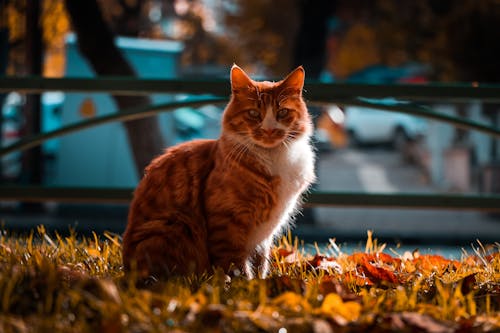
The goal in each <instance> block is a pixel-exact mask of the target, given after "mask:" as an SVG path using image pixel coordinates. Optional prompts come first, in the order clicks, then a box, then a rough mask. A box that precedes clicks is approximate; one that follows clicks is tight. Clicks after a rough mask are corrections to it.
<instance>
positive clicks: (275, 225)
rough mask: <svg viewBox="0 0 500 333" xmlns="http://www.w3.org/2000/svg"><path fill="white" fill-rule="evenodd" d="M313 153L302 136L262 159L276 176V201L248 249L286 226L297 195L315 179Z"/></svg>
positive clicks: (296, 202)
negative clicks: (278, 178) (267, 218)
mask: <svg viewBox="0 0 500 333" xmlns="http://www.w3.org/2000/svg"><path fill="white" fill-rule="evenodd" d="M314 159H315V157H314V151H313V149H312V147H311V145H310V144H309V139H308V138H307V137H303V138H301V139H299V140H297V141H295V142H293V143H291V144H289V145H288V146H287V147H281V148H280V149H277V150H273V151H270V152H269V153H268V154H267V156H262V162H263V164H264V165H265V166H266V167H267V169H268V170H269V172H270V173H271V174H272V175H273V176H279V177H280V185H279V188H278V193H277V194H278V195H277V202H276V205H275V207H274V208H273V209H272V211H271V214H270V218H269V220H268V221H262V223H261V225H259V227H258V228H257V230H255V232H254V235H252V237H251V238H252V242H251V243H252V244H251V246H256V245H258V244H260V243H262V242H263V241H266V240H268V239H269V238H270V237H274V236H277V235H278V234H279V231H280V230H282V229H284V227H285V226H286V225H287V224H288V222H289V220H290V218H291V215H292V214H293V211H294V209H295V208H296V207H297V204H298V201H299V200H300V195H301V194H302V192H304V191H305V190H306V189H307V188H308V187H309V186H310V185H311V183H313V182H314V180H315V175H314Z"/></svg>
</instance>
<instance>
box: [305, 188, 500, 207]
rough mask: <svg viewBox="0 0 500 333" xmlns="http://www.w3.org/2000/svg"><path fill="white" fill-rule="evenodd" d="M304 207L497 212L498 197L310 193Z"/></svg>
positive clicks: (499, 199) (499, 204)
mask: <svg viewBox="0 0 500 333" xmlns="http://www.w3.org/2000/svg"><path fill="white" fill-rule="evenodd" d="M306 204H307V205H310V206H340V207H393V208H428V209H464V210H484V211H500V195H497V194H481V195H471V194H468V195H467V194H420V193H394V194H393V193H391V194H386V193H356V192H314V193H311V194H310V195H309V196H308V197H307V198H306Z"/></svg>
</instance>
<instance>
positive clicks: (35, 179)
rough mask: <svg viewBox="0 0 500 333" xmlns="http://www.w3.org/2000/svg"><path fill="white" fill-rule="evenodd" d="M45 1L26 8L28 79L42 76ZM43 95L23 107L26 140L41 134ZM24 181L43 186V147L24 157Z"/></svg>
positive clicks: (35, 1) (29, 99) (31, 97)
mask: <svg viewBox="0 0 500 333" xmlns="http://www.w3.org/2000/svg"><path fill="white" fill-rule="evenodd" d="M41 2H42V1H41V0H33V1H29V2H28V3H27V6H26V51H25V57H26V70H27V73H28V74H29V75H33V76H41V75H42V61H43V60H42V58H43V40H42V27H41V24H40V16H41V12H42V3H41ZM41 106H42V103H41V95H40V94H28V95H27V96H26V105H25V106H24V120H25V121H24V125H23V128H22V132H23V133H22V134H23V136H30V135H34V134H38V133H40V129H41V122H42V119H41ZM21 177H22V181H23V182H25V183H28V184H41V183H42V181H43V154H42V147H41V146H36V147H34V148H31V149H30V150H28V151H26V152H24V153H23V158H22V175H21Z"/></svg>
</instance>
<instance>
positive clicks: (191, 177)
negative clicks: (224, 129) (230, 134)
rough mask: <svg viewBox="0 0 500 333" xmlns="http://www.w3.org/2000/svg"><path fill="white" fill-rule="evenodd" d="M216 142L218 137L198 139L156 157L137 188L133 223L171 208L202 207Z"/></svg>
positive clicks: (182, 209) (132, 207)
mask: <svg viewBox="0 0 500 333" xmlns="http://www.w3.org/2000/svg"><path fill="white" fill-rule="evenodd" d="M216 145H217V141H216V140H194V141H190V142H185V143H182V144H179V145H176V146H173V147H170V148H168V149H167V150H166V151H165V153H164V154H162V155H160V156H158V157H157V158H155V159H154V160H153V161H152V162H151V163H150V164H149V166H148V167H147V168H146V169H145V173H144V177H143V179H142V180H141V182H140V183H139V185H138V186H137V188H136V190H135V193H134V199H133V201H132V204H131V210H130V214H129V222H133V221H135V220H144V221H145V220H148V219H151V218H152V217H153V215H155V214H161V212H162V211H165V210H167V209H176V210H181V211H192V212H194V211H193V210H198V209H199V205H200V201H201V197H200V196H201V195H202V193H203V188H204V186H205V182H206V179H207V177H208V175H209V174H210V172H211V171H212V169H213V166H214V152H215V149H216Z"/></svg>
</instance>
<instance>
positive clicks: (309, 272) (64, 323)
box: [0, 226, 500, 333]
mask: <svg viewBox="0 0 500 333" xmlns="http://www.w3.org/2000/svg"><path fill="white" fill-rule="evenodd" d="M308 252H310V251H305V250H304V247H303V246H302V245H301V243H300V242H299V241H298V240H297V239H292V237H291V236H288V237H284V238H283V239H282V240H281V241H280V242H279V244H278V245H277V246H276V247H275V249H274V251H273V258H272V274H271V276H270V277H269V278H267V279H265V280H263V279H255V280H250V281H247V280H245V279H244V278H242V277H233V278H232V279H231V280H229V279H228V278H227V277H226V275H225V274H224V273H223V272H220V271H216V272H215V273H214V274H212V275H205V276H202V277H190V278H184V279H173V280H169V281H167V282H161V283H157V284H154V285H153V286H151V287H150V288H148V289H140V288H137V287H136V283H135V279H134V276H124V274H123V272H122V267H121V239H120V237H119V236H118V235H115V234H111V233H104V234H103V235H96V234H94V235H93V236H92V237H80V236H78V235H76V234H75V233H74V232H70V233H69V235H67V236H61V235H58V234H54V235H49V234H48V233H47V231H46V230H45V228H44V227H43V226H39V227H38V228H37V229H36V231H35V230H34V231H32V232H31V233H30V234H28V235H15V234H10V233H9V232H8V231H2V233H1V235H0V332H35V331H36V332H45V331H47V332H48V331H50V332H68V331H71V332H156V331H158V332H165V331H175V332H268V331H269V332H280V333H285V332H338V331H340V332H366V331H372V332H387V331H389V332H390V331H394V332H395V331H398V332H401V331H403V332H415V331H421V332H469V331H471V332H490V331H500V245H499V244H493V245H482V244H481V243H479V242H478V244H477V245H476V246H474V247H472V248H471V251H470V252H471V253H466V252H465V251H464V254H463V255H462V258H461V259H460V260H450V259H447V258H443V257H440V256H436V255H421V254H419V253H418V252H414V253H408V252H407V253H401V254H396V253H392V254H387V253H386V250H385V246H384V245H383V244H378V242H377V240H376V239H373V237H372V235H371V233H370V232H369V233H368V238H367V241H366V249H365V251H364V252H358V253H353V254H347V253H344V252H343V251H342V249H341V248H340V247H339V246H338V245H337V244H336V243H335V242H334V241H333V240H331V241H330V244H329V245H328V246H327V247H326V249H325V250H320V247H319V246H316V251H315V252H316V253H313V254H310V253H308Z"/></svg>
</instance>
